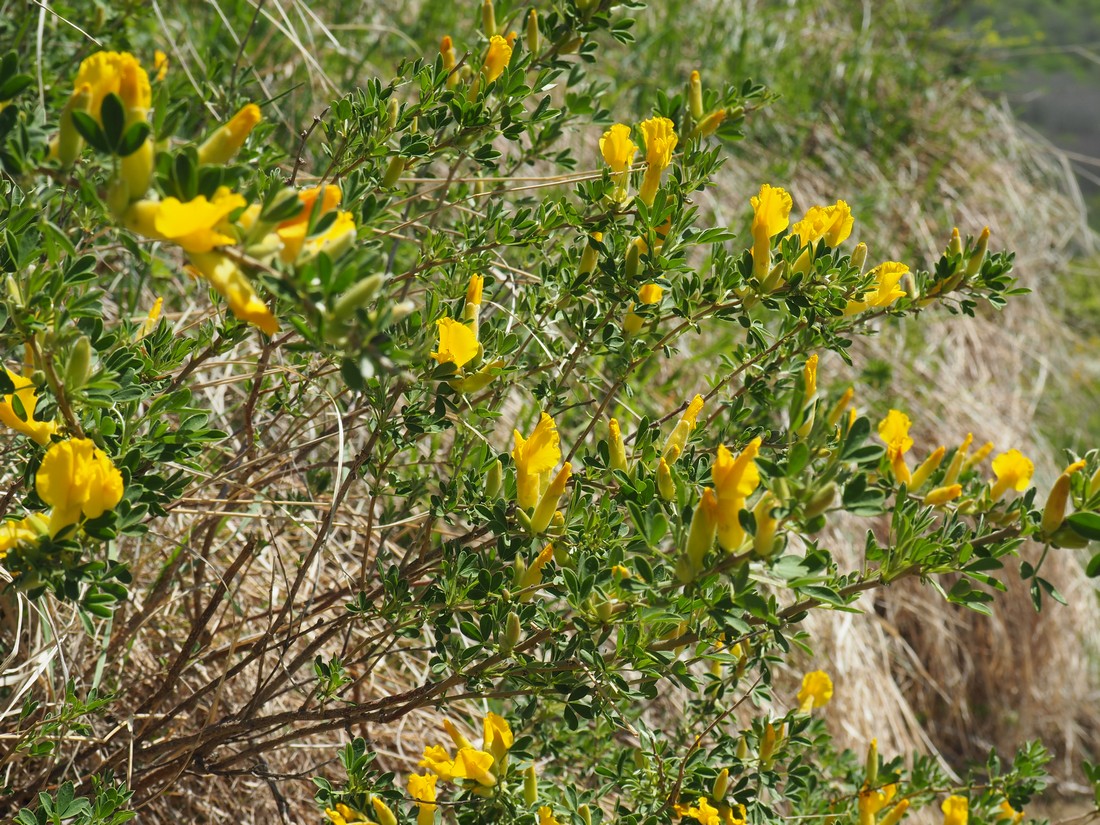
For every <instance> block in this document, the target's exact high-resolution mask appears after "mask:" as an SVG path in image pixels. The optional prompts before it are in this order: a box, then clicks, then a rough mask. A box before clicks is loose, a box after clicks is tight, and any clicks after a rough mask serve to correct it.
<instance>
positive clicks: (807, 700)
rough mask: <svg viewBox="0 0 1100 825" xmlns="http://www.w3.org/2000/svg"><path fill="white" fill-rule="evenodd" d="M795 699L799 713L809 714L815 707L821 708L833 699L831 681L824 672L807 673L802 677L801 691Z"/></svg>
mask: <svg viewBox="0 0 1100 825" xmlns="http://www.w3.org/2000/svg"><path fill="white" fill-rule="evenodd" d="M796 698H797V699H798V710H799V712H800V713H809V712H810V711H812V710H813V709H814V708H815V707H818V708H823V707H825V705H827V704H829V700H830V699H832V698H833V680H832V679H830V678H829V674H828V673H826V672H825V671H824V670H815V671H813V672H812V673H807V674H806V675H805V676H803V677H802V689H801V690H799V691H798V696H797V697H796Z"/></svg>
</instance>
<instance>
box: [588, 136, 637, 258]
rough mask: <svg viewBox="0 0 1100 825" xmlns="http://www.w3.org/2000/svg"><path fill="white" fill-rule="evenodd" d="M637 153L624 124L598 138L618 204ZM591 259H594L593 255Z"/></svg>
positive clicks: (624, 193) (621, 198)
mask: <svg viewBox="0 0 1100 825" xmlns="http://www.w3.org/2000/svg"><path fill="white" fill-rule="evenodd" d="M637 151H638V144H636V143H635V142H634V141H633V140H631V139H630V127H629V126H627V125H626V124H625V123H616V124H614V125H613V126H612V127H611V128H610V129H608V130H607V131H606V132H604V133H603V136H602V137H601V138H600V154H601V155H603V159H604V163H606V164H607V165H608V166H609V167H610V168H611V172H612V180H613V181H614V182H615V193H614V197H615V199H616V200H618V201H620V202H621V201H623V200H625V199H626V191H627V186H628V184H629V182H630V167H631V165H632V164H633V163H634V154H635V153H636V152H637ZM594 251H595V250H593V252H594ZM592 257H593V259H594V258H595V255H593V256H592ZM593 263H594V261H593ZM593 268H594V267H593Z"/></svg>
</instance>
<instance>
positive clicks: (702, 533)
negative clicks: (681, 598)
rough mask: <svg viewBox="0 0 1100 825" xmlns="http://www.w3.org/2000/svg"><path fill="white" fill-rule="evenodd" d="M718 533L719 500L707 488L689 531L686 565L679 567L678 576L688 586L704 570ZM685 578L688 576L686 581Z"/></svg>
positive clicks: (685, 555)
mask: <svg viewBox="0 0 1100 825" xmlns="http://www.w3.org/2000/svg"><path fill="white" fill-rule="evenodd" d="M717 532H718V498H717V496H715V494H714V490H712V489H711V488H709V487H708V488H707V489H705V490H703V495H702V497H701V498H700V499H699V503H698V504H696V505H695V515H694V516H692V519H691V528H690V529H689V530H688V538H687V547H686V548H685V553H684V556H683V557H682V559H683V561H684V564H683V565H681V566H678V567H677V575H679V576H680V580H681V581H682V582H683V583H684V584H687V583H688V582H690V581H693V580H694V579H695V577H696V576H698V575H699V573H701V572H702V570H703V559H704V558H706V555H707V553H709V552H710V549H711V548H712V547H713V546H714V538H715V536H716V535H717ZM684 576H687V578H686V579H685V578H684Z"/></svg>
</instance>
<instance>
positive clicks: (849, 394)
mask: <svg viewBox="0 0 1100 825" xmlns="http://www.w3.org/2000/svg"><path fill="white" fill-rule="evenodd" d="M855 396H856V391H855V390H854V389H852V388H851V387H848V389H846V390H845V391H844V394H843V395H842V396H840V398H838V399H837V402H836V403H835V404H834V405H833V406H832V408H831V409H830V410H829V417H828V418H827V419H826V420H827V421H828V424H829V429H830V430H832V429H834V428H835V427H836V425H837V424H838V423H839V422H840V417H841V416H842V415H844V411H845V410H847V409H848V407H849V406H850V405H851V403H852V399H853V398H855Z"/></svg>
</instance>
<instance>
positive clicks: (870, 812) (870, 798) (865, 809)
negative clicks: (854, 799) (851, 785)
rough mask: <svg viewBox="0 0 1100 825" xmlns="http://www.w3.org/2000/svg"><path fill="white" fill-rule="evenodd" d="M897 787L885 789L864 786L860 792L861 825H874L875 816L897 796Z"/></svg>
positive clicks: (889, 786) (890, 786) (891, 786)
mask: <svg viewBox="0 0 1100 825" xmlns="http://www.w3.org/2000/svg"><path fill="white" fill-rule="evenodd" d="M897 791H898V787H897V785H887V786H885V787H883V788H875V789H872V788H869V787H867V786H866V785H864V787H863V788H861V789H860V791H859V823H860V825H874V822H875V814H877V813H878V812H879V811H881V810H882V809H883V808H885V807H886V806H887V805H889V804H890V802H891V801H892V800H893V798H894V796H895V795H897Z"/></svg>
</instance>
